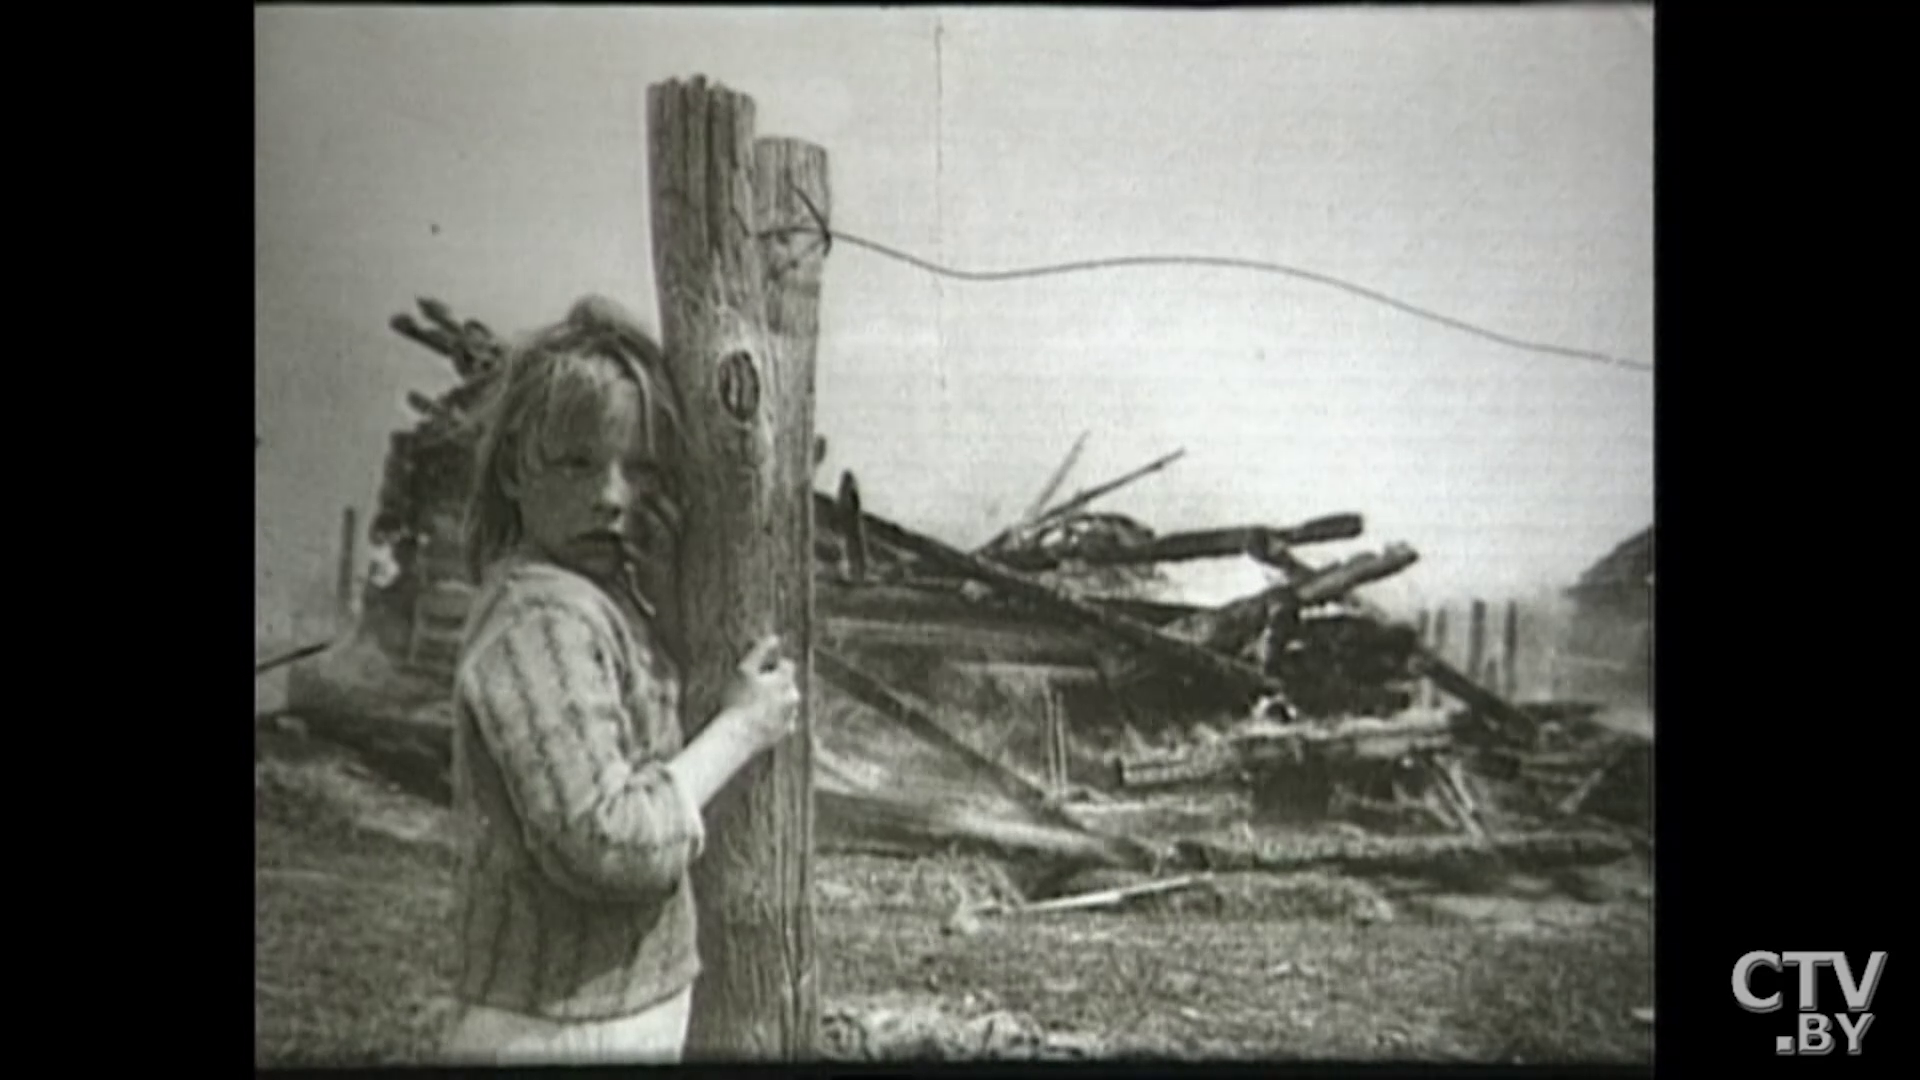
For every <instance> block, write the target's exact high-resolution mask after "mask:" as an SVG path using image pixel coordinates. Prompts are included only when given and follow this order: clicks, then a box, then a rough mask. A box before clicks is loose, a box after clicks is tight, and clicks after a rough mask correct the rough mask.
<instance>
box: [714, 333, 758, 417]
mask: <svg viewBox="0 0 1920 1080" xmlns="http://www.w3.org/2000/svg"><path fill="white" fill-rule="evenodd" d="M719 377H720V404H721V405H722V406H724V407H725V408H726V410H727V414H728V415H729V416H732V417H733V418H734V419H735V420H739V421H742V422H744V421H747V420H751V419H752V418H753V416H754V414H755V413H756V412H757V411H759V408H760V370H759V368H758V367H757V366H756V365H755V364H754V362H753V357H752V355H751V354H749V353H748V352H747V351H746V350H744V349H736V350H735V351H733V352H730V353H728V354H727V355H725V356H723V357H721V358H720V376H719Z"/></svg>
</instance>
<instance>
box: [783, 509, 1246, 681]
mask: <svg viewBox="0 0 1920 1080" xmlns="http://www.w3.org/2000/svg"><path fill="white" fill-rule="evenodd" d="M818 500H825V501H827V502H828V504H829V505H831V502H832V500H831V498H830V497H828V496H825V495H819V496H818V499H817V500H816V502H815V507H816V510H818V509H819V508H820V502H819V501H818ZM828 512H831V511H828ZM860 520H861V522H862V524H863V525H864V526H865V528H866V532H867V534H868V535H869V536H870V537H871V538H873V539H876V540H879V541H881V542H882V543H885V544H887V545H889V546H891V547H896V548H899V549H900V550H902V551H906V552H909V553H911V554H913V555H917V556H919V557H921V558H922V559H924V560H926V561H927V562H929V563H932V564H934V565H935V566H938V567H941V568H944V569H946V570H948V571H950V572H952V573H956V574H959V575H962V576H965V577H970V578H972V579H974V580H976V581H980V582H982V583H984V584H987V585H990V586H992V587H994V588H996V589H998V590H999V591H1001V592H1002V593H1005V594H1006V595H1007V596H1009V597H1011V598H1013V599H1016V600H1019V601H1021V602H1023V603H1025V604H1028V605H1031V606H1032V607H1033V608H1035V609H1037V610H1039V611H1041V612H1045V613H1049V614H1053V615H1056V616H1058V617H1062V618H1066V619H1070V620H1072V621H1074V622H1077V623H1080V624H1082V625H1085V626H1088V627H1092V628H1094V629H1096V630H1099V631H1101V632H1103V633H1105V634H1107V635H1108V636H1110V637H1113V638H1116V639H1118V640H1120V641H1123V642H1125V643H1126V644H1129V645H1132V646H1134V647H1135V648H1138V649H1140V650H1142V651H1144V652H1147V653H1150V654H1152V655H1154V656H1157V657H1160V658H1161V659H1162V660H1164V661H1166V662H1168V663H1170V664H1174V665H1177V666H1179V667H1181V668H1183V669H1185V670H1187V671H1189V672H1192V673H1193V674H1195V675H1199V676H1202V677H1205V678H1208V679H1212V680H1215V681H1217V682H1219V683H1221V684H1224V685H1225V686H1227V687H1230V688H1231V689H1233V690H1235V691H1244V692H1247V693H1251V694H1260V693H1267V694H1273V695H1276V696H1278V695H1280V694H1281V693H1282V687H1281V686H1280V683H1279V681H1278V680H1276V679H1273V678H1271V677H1270V676H1268V675H1267V674H1266V673H1265V672H1262V671H1261V670H1260V669H1259V668H1256V667H1254V666H1253V665H1251V664H1247V663H1243V662H1241V661H1239V660H1235V659H1233V658H1231V657H1228V656H1223V655H1221V654H1219V653H1217V652H1214V651H1212V650H1210V649H1207V648H1205V647H1203V646H1200V645H1196V644H1194V643H1193V642H1190V641H1183V640H1181V639H1180V638H1178V637H1174V636H1171V635H1169V634H1167V633H1165V632H1163V631H1161V630H1159V629H1156V628H1155V627H1152V626H1149V625H1147V624H1145V623H1142V622H1139V621H1137V620H1134V619H1131V618H1128V617H1126V616H1124V615H1120V614H1117V613H1114V612H1111V611H1108V610H1106V609H1104V608H1102V607H1100V606H1099V605H1097V604H1093V603H1090V602H1088V601H1085V600H1080V599H1078V598H1076V597H1072V596H1068V595H1066V594H1065V593H1062V592H1060V591H1059V590H1057V589H1052V588H1049V587H1047V586H1045V585H1042V584H1040V583H1039V582H1036V581H1032V580H1030V579H1028V578H1025V577H1022V576H1020V575H1019V574H1017V573H1014V572H1013V571H1011V570H1007V569H1005V568H1003V567H1000V566H996V565H994V564H993V563H991V562H988V561H987V560H986V559H983V558H979V557H976V556H973V555H968V554H967V553H966V552H963V551H959V550H957V549H955V548H951V547H948V546H947V545H946V544H943V543H941V542H940V541H938V540H935V539H933V538H931V537H928V536H922V535H920V534H919V533H915V532H913V531H911V530H909V529H907V528H905V527H903V526H900V525H895V524H893V523H892V522H890V521H886V520H885V519H883V518H879V517H876V516H874V515H873V514H870V513H867V512H865V511H862V512H861V515H860Z"/></svg>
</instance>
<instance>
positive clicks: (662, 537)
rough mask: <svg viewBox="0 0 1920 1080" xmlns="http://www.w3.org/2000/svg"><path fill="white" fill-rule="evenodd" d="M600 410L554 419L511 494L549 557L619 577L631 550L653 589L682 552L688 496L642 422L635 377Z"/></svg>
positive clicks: (530, 537) (527, 531) (531, 538)
mask: <svg viewBox="0 0 1920 1080" xmlns="http://www.w3.org/2000/svg"><path fill="white" fill-rule="evenodd" d="M612 398H613V400H611V401H608V402H606V403H604V407H603V408H600V409H596V410H594V412H595V413H597V415H589V416H577V417H571V418H568V419H569V420H570V421H571V422H561V423H554V424H552V425H551V427H550V429H549V431H548V432H547V433H546V438H545V439H543V440H541V442H540V444H539V445H537V446H534V447H531V448H529V449H530V450H531V454H530V458H531V460H530V461H528V462H527V466H528V467H527V468H526V470H525V474H524V475H523V477H522V478H521V479H520V482H519V483H517V484H509V485H508V487H509V494H511V495H512V496H513V498H514V500H515V501H516V502H517V503H518V504H519V510H520V522H521V527H522V530H523V533H524V535H525V537H526V539H527V541H528V542H529V543H530V544H532V546H533V547H534V548H535V549H536V550H537V551H538V552H539V553H540V554H542V555H544V556H545V557H547V558H549V559H552V560H553V561H554V562H557V563H559V564H561V565H563V566H568V567H572V568H574V569H577V570H581V571H584V572H586V573H588V574H591V575H593V576H595V577H599V578H602V579H603V580H609V581H615V580H619V578H618V576H617V575H618V573H619V571H620V567H621V554H622V551H623V550H625V551H626V552H628V553H629V554H630V555H631V556H632V557H633V558H634V559H635V561H636V562H637V564H638V565H636V566H635V569H637V570H638V571H640V573H641V574H642V577H643V581H644V582H645V583H646V586H647V588H648V590H649V591H652V590H653V588H655V587H657V585H656V583H657V582H658V581H659V580H660V574H661V572H662V571H670V569H671V568H672V567H673V566H674V565H675V563H676V560H677V556H678V541H679V532H680V525H681V512H682V511H681V508H680V504H679V502H678V500H677V498H676V497H675V493H674V492H673V491H672V488H671V483H670V476H669V473H668V470H667V469H666V467H665V466H664V465H662V464H661V463H660V461H659V460H658V459H657V457H656V456H655V455H654V453H653V452H652V449H651V447H650V445H649V443H648V440H647V438H646V427H645V425H644V424H643V423H642V422H641V415H640V414H641V400H640V399H641V395H640V391H639V390H638V388H636V387H635V386H634V385H633V384H631V383H628V382H624V381H623V382H621V383H619V384H617V387H616V388H615V390H614V392H613V394H612Z"/></svg>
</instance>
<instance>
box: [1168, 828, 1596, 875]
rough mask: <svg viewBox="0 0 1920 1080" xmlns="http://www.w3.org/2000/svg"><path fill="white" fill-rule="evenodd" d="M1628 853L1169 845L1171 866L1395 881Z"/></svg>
mask: <svg viewBox="0 0 1920 1080" xmlns="http://www.w3.org/2000/svg"><path fill="white" fill-rule="evenodd" d="M1632 852H1633V845H1632V844H1631V843H1630V842H1629V841H1627V840H1626V839H1623V838H1622V837H1619V836H1613V835H1608V834H1606V833H1600V832H1578V833H1571V832H1550V833H1515V834H1511V835H1507V836H1495V837H1491V838H1489V839H1487V840H1481V839H1480V838H1478V837H1473V836H1463V835H1446V836H1366V837H1354V836H1333V837H1311V838H1304V839H1299V840H1291V841H1288V842H1285V843H1271V844H1255V845H1244V846H1241V845H1227V844H1222V843H1217V842H1212V841H1205V840H1191V839H1189V840H1180V841H1177V842H1175V844H1174V857H1175V860H1176V862H1177V864H1178V865H1179V866H1180V867H1182V868H1185V869H1192V870H1207V871H1248V870H1259V871H1266V872H1272V873H1291V872H1294V871H1297V870H1307V869H1312V868H1316V867H1331V868H1335V869H1338V870H1340V871H1342V872H1345V873H1349V874H1353V875H1356V876H1394V877H1422V876H1432V875H1443V876H1454V875H1462V876H1464V875H1469V874H1474V873H1486V872H1490V871H1496V870H1501V869H1509V868H1510V869H1514V870H1526V871H1543V870H1554V869H1564V868H1567V867H1573V866H1600V865H1604V864H1606V863H1610V862H1614V861H1616V860H1618V859H1621V858H1624V857H1626V856H1628V855H1630V854H1632Z"/></svg>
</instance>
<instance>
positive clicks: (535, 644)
mask: <svg viewBox="0 0 1920 1080" xmlns="http://www.w3.org/2000/svg"><path fill="white" fill-rule="evenodd" d="M490 577H491V580H490V581H489V583H488V584H487V585H486V586H485V587H484V588H483V589H482V590H481V593H480V595H479V597H478V598H477V603H476V606H475V608H474V613H473V615H472V617H471V619H470V621H469V625H468V629H467V638H466V646H465V649H464V651H463V654H462V656H461V660H460V664H459V667H458V670H457V673H456V675H455V695H454V698H455V709H454V712H455V729H454V741H453V748H454V772H453V780H454V810H455V817H456V820H458V821H460V822H461V823H462V825H463V827H464V829H465V830H466V836H465V839H466V844H465V846H464V848H463V855H462V860H461V873H460V878H459V912H458V918H459V940H460V944H461V950H460V958H461V964H460V970H459V974H458V981H457V993H458V996H459V997H460V998H461V999H462V1000H463V1001H465V1002H467V1003H469V1004H472V1005H482V1006H489V1007H492V1008H498V1009H506V1010H510V1011H513V1012H519V1013H524V1014H528V1015H532V1016H539V1017H545V1018H548V1019H554V1020H603V1019H611V1018H615V1017H621V1016H627V1015H631V1014H633V1013H637V1012H640V1011H642V1010H644V1009H646V1008H648V1007H649V1006H651V1005H653V1004H656V1003H658V1002H659V1001H661V1000H663V999H665V998H667V997H669V996H671V995H673V994H675V993H677V992H679V991H680V990H683V989H685V988H686V987H687V986H688V985H689V984H691V983H692V982H693V980H694V978H695V976H696V975H698V973H699V970H700V960H699V956H698V952H697V950H696V943H695V935H694V913H693V895H692V890H691V887H690V885H689V883H688V880H687V870H688V865H689V863H690V861H691V860H692V859H693V858H694V857H696V856H697V855H698V853H699V850H700V847H701V845H702V844H703V843H704V838H705V836H704V830H703V827H702V824H701V820H700V812H699V808H698V807H697V806H695V805H694V804H693V803H692V801H691V800H690V799H688V798H687V797H686V795H685V794H684V792H682V791H681V790H680V787H679V785H678V784H676V783H675V782H674V780H673V779H672V777H671V776H670V774H668V773H667V772H666V771H665V770H664V769H663V767H662V766H663V764H664V762H665V761H666V760H667V759H669V758H671V757H673V756H674V755H676V754H678V753H679V751H680V749H681V745H682V741H683V735H682V732H681V727H680V716H679V705H680V701H679V697H680V687H679V678H678V674H677V672H676V671H675V670H674V668H673V665H672V662H671V660H670V659H669V658H668V656H667V655H666V653H665V652H664V651H663V650H662V649H660V648H659V647H658V646H657V644H656V642H655V639H654V637H653V635H652V631H651V627H650V625H649V618H648V616H649V615H650V614H651V613H650V612H649V611H642V610H639V609H638V608H636V606H635V605H634V604H631V603H626V602H623V601H619V600H616V599H614V597H613V596H611V595H610V594H609V593H608V592H606V591H604V590H603V589H602V588H601V587H600V586H599V585H597V584H595V583H594V582H593V581H591V580H589V579H588V578H585V577H582V576H579V575H577V574H574V573H572V572H570V571H567V570H564V569H561V568H559V567H557V566H553V565H550V564H545V563H539V562H534V561H530V560H526V559H523V558H515V559H512V560H509V561H508V562H506V563H504V564H503V565H502V566H500V567H498V568H496V570H495V571H494V573H493V574H492V575H491V576H490ZM641 603H642V604H643V603H644V601H641Z"/></svg>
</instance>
